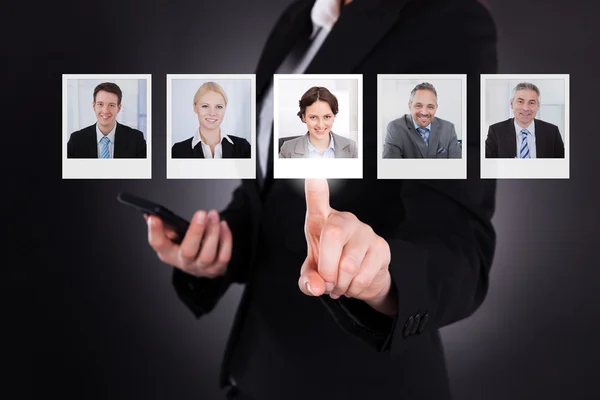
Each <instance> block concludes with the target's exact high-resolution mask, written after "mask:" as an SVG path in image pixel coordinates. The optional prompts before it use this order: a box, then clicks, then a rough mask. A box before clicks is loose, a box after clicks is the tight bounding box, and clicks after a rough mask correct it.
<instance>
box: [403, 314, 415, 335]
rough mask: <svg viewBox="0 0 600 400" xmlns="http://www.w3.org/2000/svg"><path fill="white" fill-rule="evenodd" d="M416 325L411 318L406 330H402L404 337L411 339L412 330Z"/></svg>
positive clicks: (405, 325) (405, 327)
mask: <svg viewBox="0 0 600 400" xmlns="http://www.w3.org/2000/svg"><path fill="white" fill-rule="evenodd" d="M414 323H415V320H414V318H413V317H410V318H409V319H408V320H407V321H406V323H405V324H404V329H403V330H402V336H404V337H409V336H410V331H411V330H412V327H413V324H414Z"/></svg>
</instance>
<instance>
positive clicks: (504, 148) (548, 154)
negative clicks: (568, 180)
mask: <svg viewBox="0 0 600 400" xmlns="http://www.w3.org/2000/svg"><path fill="white" fill-rule="evenodd" d="M514 121H515V119H514V118H509V119H507V120H506V121H502V122H498V123H496V124H493V125H490V129H489V131H488V136H487V139H486V140H485V157H486V158H515V157H517V136H516V135H517V132H516V131H515V122H514ZM533 123H534V125H535V153H536V154H535V157H536V158H564V157H565V145H564V143H563V140H562V137H561V136H560V131H559V130H558V126H556V125H553V124H551V123H548V122H544V121H542V120H539V119H534V120H533Z"/></svg>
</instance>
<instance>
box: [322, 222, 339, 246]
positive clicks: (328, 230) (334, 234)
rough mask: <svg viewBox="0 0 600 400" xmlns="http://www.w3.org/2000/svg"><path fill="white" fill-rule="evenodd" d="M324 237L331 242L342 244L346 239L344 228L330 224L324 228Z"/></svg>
mask: <svg viewBox="0 0 600 400" xmlns="http://www.w3.org/2000/svg"><path fill="white" fill-rule="evenodd" d="M322 236H323V237H324V238H325V239H327V240H330V241H335V242H341V241H342V240H343V238H344V228H343V227H342V226H341V225H339V224H337V223H335V222H334V223H330V224H327V225H325V227H324V228H323V234H322Z"/></svg>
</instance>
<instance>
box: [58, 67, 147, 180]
mask: <svg viewBox="0 0 600 400" xmlns="http://www.w3.org/2000/svg"><path fill="white" fill-rule="evenodd" d="M72 79H77V80H80V79H104V80H107V81H110V80H116V79H139V80H142V79H143V80H145V81H146V121H147V123H146V158H144V159H135V158H110V159H101V158H91V159H85V158H67V142H68V139H69V135H70V134H71V133H72V132H68V131H67V129H68V128H67V104H68V96H67V82H68V80H72ZM62 105H63V110H62V130H63V141H62V177H63V179H152V75H151V74H63V75H62Z"/></svg>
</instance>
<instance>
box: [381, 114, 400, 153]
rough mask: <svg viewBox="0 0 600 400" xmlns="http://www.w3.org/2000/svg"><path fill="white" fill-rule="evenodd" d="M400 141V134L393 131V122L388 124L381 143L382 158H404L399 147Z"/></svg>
mask: <svg viewBox="0 0 600 400" xmlns="http://www.w3.org/2000/svg"><path fill="white" fill-rule="evenodd" d="M401 140H402V139H401V138H400V134H399V133H398V132H396V131H395V129H394V126H393V121H392V122H390V123H389V124H388V126H387V129H386V135H385V140H384V142H383V158H404V155H403V154H402V147H401V145H400V141H401Z"/></svg>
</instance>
